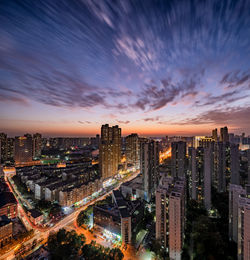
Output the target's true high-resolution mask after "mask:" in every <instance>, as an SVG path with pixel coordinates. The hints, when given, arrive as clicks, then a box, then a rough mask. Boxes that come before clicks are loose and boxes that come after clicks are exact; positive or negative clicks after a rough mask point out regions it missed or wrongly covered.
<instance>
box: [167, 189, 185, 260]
mask: <svg viewBox="0 0 250 260" xmlns="http://www.w3.org/2000/svg"><path fill="white" fill-rule="evenodd" d="M184 198H185V196H184V184H183V185H182V186H176V189H175V190H173V191H172V192H171V194H170V196H169V258H170V259H171V260H181V252H182V246H183V242H184V223H185V200H184Z"/></svg>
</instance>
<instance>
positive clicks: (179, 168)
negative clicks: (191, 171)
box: [171, 141, 186, 177]
mask: <svg viewBox="0 0 250 260" xmlns="http://www.w3.org/2000/svg"><path fill="white" fill-rule="evenodd" d="M171 154H172V156H171V165H172V170H171V175H172V177H185V172H186V142H182V141H179V142H172V143H171Z"/></svg>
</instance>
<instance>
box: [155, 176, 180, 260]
mask: <svg viewBox="0 0 250 260" xmlns="http://www.w3.org/2000/svg"><path fill="white" fill-rule="evenodd" d="M155 199H156V239H157V240H158V241H159V242H160V244H161V246H162V247H163V248H165V249H166V252H168V253H169V257H170V259H181V252H182V246H183V239H184V222H185V181H184V179H183V178H172V177H168V176H163V177H162V178H161V180H160V185H159V187H158V188H157V190H156V193H155Z"/></svg>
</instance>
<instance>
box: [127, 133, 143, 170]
mask: <svg viewBox="0 0 250 260" xmlns="http://www.w3.org/2000/svg"><path fill="white" fill-rule="evenodd" d="M126 161H127V163H128V164H132V165H133V166H134V167H136V168H138V167H139V166H140V141H139V137H138V135H137V134H131V135H129V136H127V137H126Z"/></svg>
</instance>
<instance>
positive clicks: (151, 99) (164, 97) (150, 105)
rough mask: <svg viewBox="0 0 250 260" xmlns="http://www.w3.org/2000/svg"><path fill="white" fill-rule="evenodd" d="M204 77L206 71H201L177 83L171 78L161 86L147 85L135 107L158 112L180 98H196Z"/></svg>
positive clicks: (162, 82)
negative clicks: (190, 96)
mask: <svg viewBox="0 0 250 260" xmlns="http://www.w3.org/2000/svg"><path fill="white" fill-rule="evenodd" d="M203 75H204V69H201V70H199V71H198V72H196V73H193V74H191V75H189V76H186V77H185V78H183V79H182V80H181V81H179V82H177V83H176V82H174V81H173V80H172V79H171V78H170V77H169V78H167V79H163V80H161V81H160V84H159V85H157V84H154V82H152V83H151V84H146V87H145V88H144V89H143V91H142V93H140V94H139V98H138V100H137V102H136V103H135V104H134V107H136V108H140V109H142V110H145V109H148V110H157V109H161V108H163V107H165V106H166V105H167V104H169V103H171V102H173V101H174V100H176V99H178V98H179V99H182V98H184V97H186V96H188V95H192V96H195V95H196V94H197V91H196V90H197V89H199V88H201V77H202V76H203Z"/></svg>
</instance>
